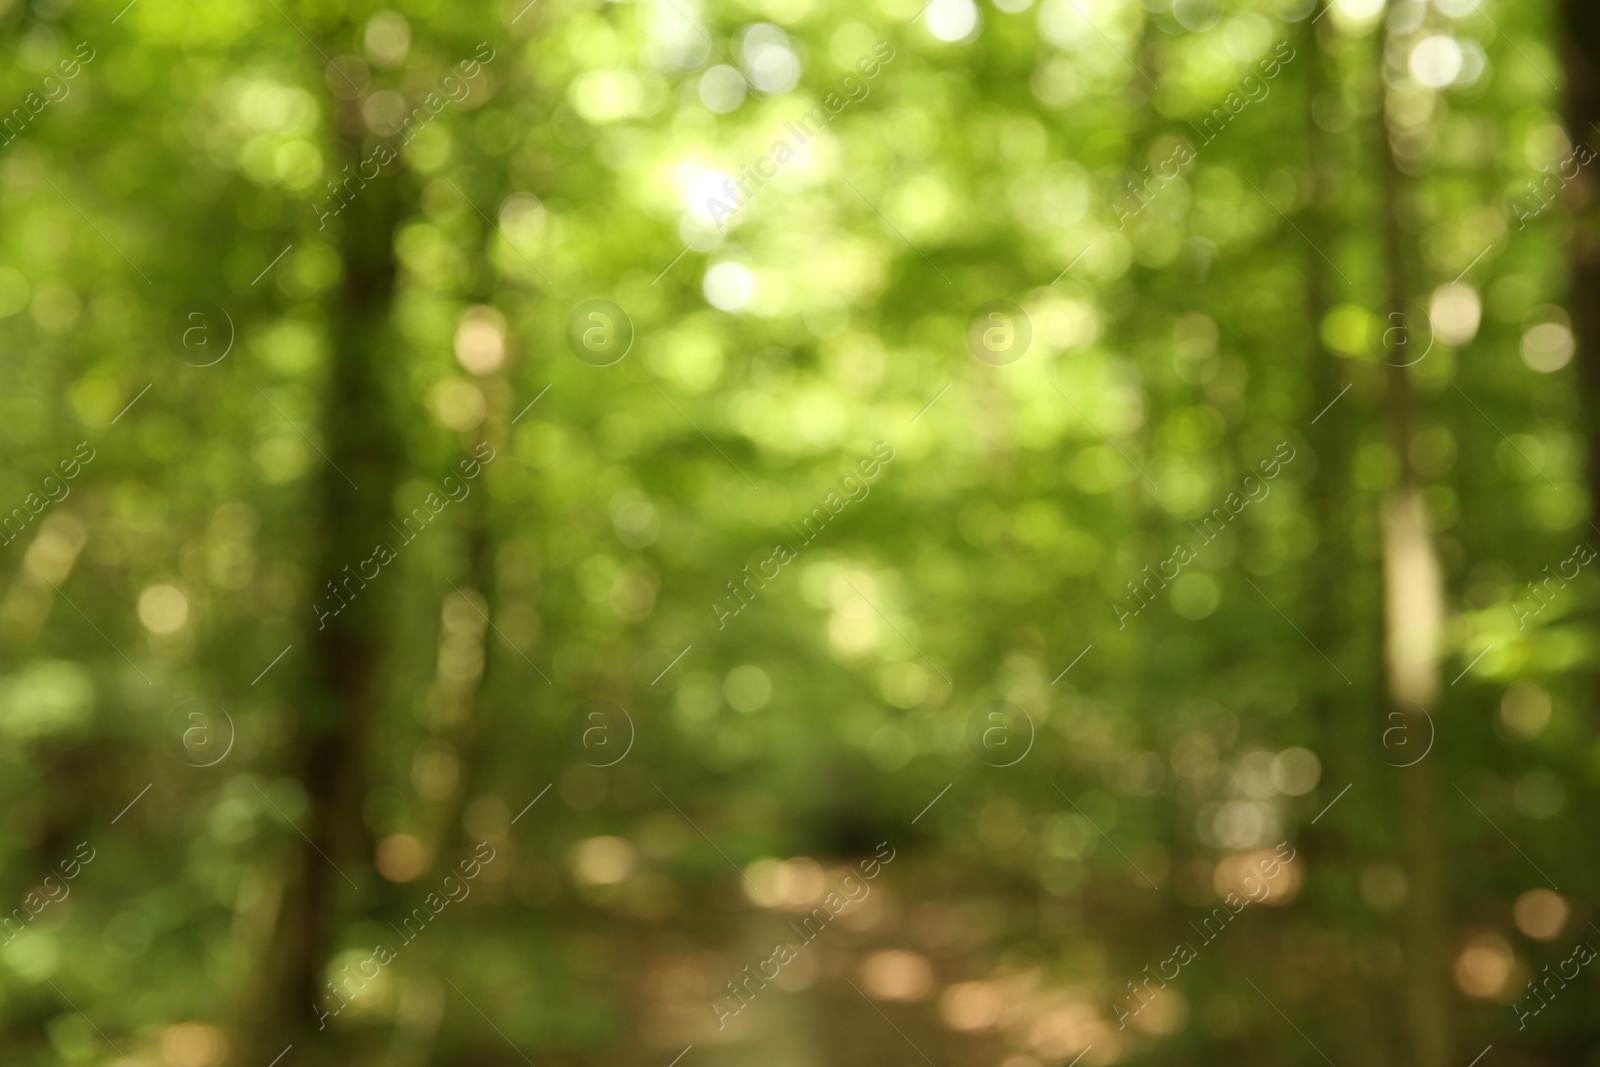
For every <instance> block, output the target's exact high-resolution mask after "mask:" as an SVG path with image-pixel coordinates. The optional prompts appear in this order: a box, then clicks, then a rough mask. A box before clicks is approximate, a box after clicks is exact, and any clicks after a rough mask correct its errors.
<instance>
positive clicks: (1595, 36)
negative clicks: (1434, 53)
mask: <svg viewBox="0 0 1600 1067" xmlns="http://www.w3.org/2000/svg"><path fill="white" fill-rule="evenodd" d="M1561 14H1562V17H1563V19H1564V20H1565V27H1566V31H1567V32H1566V34H1565V47H1564V48H1562V50H1561V60H1562V64H1563V66H1564V67H1565V69H1566V75H1567V77H1566V82H1567V94H1566V119H1567V130H1568V131H1569V133H1570V134H1571V136H1572V139H1573V141H1574V143H1575V144H1577V143H1582V144H1588V145H1591V146H1594V147H1600V144H1596V139H1597V138H1600V132H1597V130H1596V124H1597V123H1600V6H1597V5H1596V4H1594V3H1593V2H1592V0H1561ZM1596 167H1600V162H1595V163H1590V164H1589V165H1588V166H1586V167H1584V168H1582V169H1581V170H1580V171H1579V172H1578V176H1577V177H1576V178H1574V179H1573V180H1572V181H1571V182H1569V183H1568V185H1567V195H1568V198H1569V203H1570V204H1571V206H1572V210H1573V211H1574V213H1575V214H1576V216H1577V218H1576V222H1577V226H1576V229H1575V231H1574V233H1573V238H1572V246H1571V251H1570V253H1569V260H1570V264H1571V271H1572V282H1571V285H1572V295H1571V299H1570V300H1569V301H1568V306H1569V307H1571V309H1572V325H1573V331H1574V333H1575V334H1576V336H1577V342H1578V355H1577V365H1578V378H1579V381H1580V382H1581V384H1582V398H1583V412H1584V424H1585V425H1586V426H1588V428H1589V499H1590V501H1591V502H1593V501H1600V197H1597V196H1596V193H1597V191H1600V178H1597V176H1596V170H1595V168H1596Z"/></svg>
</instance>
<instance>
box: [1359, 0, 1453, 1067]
mask: <svg viewBox="0 0 1600 1067" xmlns="http://www.w3.org/2000/svg"><path fill="white" fill-rule="evenodd" d="M1395 3H1396V0H1390V3H1389V5H1388V8H1390V9H1392V8H1393V7H1394V5H1395ZM1385 14H1386V17H1385V19H1384V27H1385V29H1384V32H1383V33H1381V34H1380V35H1379V38H1378V57H1377V62H1378V65H1379V79H1378V84H1379V86H1380V90H1379V91H1380V92H1381V93H1383V94H1384V95H1383V100H1384V106H1383V107H1380V108H1378V109H1377V110H1376V112H1375V114H1376V116H1377V123H1378V128H1377V130H1376V131H1375V132H1376V135H1377V137H1378V139H1379V146H1378V147H1379V151H1378V163H1379V171H1380V193H1381V197H1382V206H1383V218H1382V220H1381V221H1382V225H1383V234H1384V257H1385V267H1386V273H1387V275H1388V287H1389V303H1388V307H1386V308H1385V309H1383V310H1384V312H1385V314H1386V315H1388V316H1390V317H1389V321H1388V322H1386V323H1385V325H1386V326H1388V325H1390V324H1393V325H1395V326H1397V327H1399V328H1400V329H1402V330H1404V331H1406V332H1407V337H1406V339H1407V340H1408V341H1411V342H1415V341H1416V340H1417V339H1418V338H1417V337H1416V336H1412V335H1415V333H1416V331H1417V330H1418V329H1419V328H1423V327H1424V324H1423V323H1421V322H1418V321H1413V318H1414V316H1413V315H1412V314H1411V313H1410V311H1409V307H1410V303H1411V301H1412V300H1413V294H1414V293H1415V286H1414V281H1413V275H1412V271H1411V267H1410V255H1409V245H1408V235H1407V231H1406V225H1405V219H1404V217H1403V215H1404V206H1405V201H1404V197H1405V193H1406V184H1407V180H1406V178H1405V176H1404V175H1403V174H1402V173H1401V170H1400V167H1399V164H1398V161H1397V159H1396V156H1395V151H1394V145H1393V143H1392V140H1391V136H1392V135H1391V132H1390V129H1389V123H1388V102H1389V94H1388V90H1386V89H1384V88H1381V87H1382V86H1384V85H1385V84H1386V82H1385V81H1384V79H1383V72H1382V68H1383V65H1384V63H1385V57H1386V56H1387V54H1388V51H1389V33H1388V28H1387V27H1388V24H1389V19H1388V17H1387V15H1388V11H1386V13H1385ZM1395 315H1398V316H1400V317H1399V318H1398V319H1396V318H1394V317H1393V316H1395ZM1385 336H1388V335H1385ZM1414 351H1415V346H1414V344H1408V346H1407V350H1406V351H1404V352H1393V351H1391V352H1388V353H1386V354H1385V360H1384V361H1385V363H1386V364H1387V381H1386V407H1387V418H1388V421H1389V426H1390V431H1391V433H1392V434H1393V447H1394V450H1395V459H1396V460H1397V462H1398V464H1399V471H1400V473H1399V477H1398V480H1397V482H1396V484H1395V486H1394V488H1393V489H1392V490H1391V491H1390V493H1389V496H1388V499H1387V500H1385V501H1384V504H1383V516H1382V529H1383V555H1384V560H1383V564H1384V565H1383V576H1384V666H1385V673H1386V675H1387V696H1388V720H1389V722H1391V723H1394V724H1396V725H1398V726H1400V727H1403V728H1404V729H1405V731H1406V737H1407V746H1406V747H1405V748H1403V749H1402V750H1401V754H1399V756H1398V759H1397V760H1396V762H1399V763H1403V764H1409V765H1404V766H1401V767H1400V768H1399V770H1398V771H1397V773H1398V774H1399V775H1400V783H1399V790H1398V800H1399V803H1400V812H1399V817H1400V818H1399V821H1400V827H1401V840H1402V843H1403V846H1404V850H1405V861H1406V867H1407V877H1408V879H1409V881H1410V890H1409V893H1408V894H1407V897H1406V907H1405V910H1404V912H1403V913H1402V915H1403V919H1404V931H1403V935H1402V944H1403V945H1404V951H1405V996H1404V998H1403V1003H1404V1010H1405V1017H1406V1024H1407V1029H1408V1030H1409V1032H1410V1037H1411V1057H1410V1059H1411V1062H1412V1063H1414V1064H1415V1065H1416V1067H1446V1065H1447V1064H1448V1063H1449V1061H1450V996H1451V993H1450V979H1449V959H1448V928H1447V912H1448V901H1447V898H1446V888H1445V855H1444V841H1443V819H1442V812H1441V808H1440V802H1439V784H1438V776H1437V774H1436V773H1435V762H1434V759H1433V758H1431V757H1424V758H1422V759H1421V760H1418V761H1417V762H1415V763H1410V761H1411V760H1412V758H1413V755H1414V749H1413V747H1412V746H1416V747H1419V748H1420V747H1421V745H1422V742H1423V739H1424V738H1426V737H1431V736H1432V725H1431V723H1432V719H1431V716H1432V715H1433V714H1434V712H1435V711H1437V707H1438V698H1439V662H1438V654H1439V651H1438V650H1439V636H1440V629H1441V626H1442V621H1443V615H1444V604H1443V592H1442V586H1441V578H1440V571H1439V563H1438V557H1437V555H1436V554H1435V552H1434V547H1433V543H1432V540H1431V538H1430V537H1429V535H1428V529H1427V519H1426V516H1425V514H1424V511H1423V506H1422V499H1421V496H1420V494H1419V486H1418V485H1417V476H1416V472H1415V470H1413V468H1412V464H1411V441H1412V433H1413V423H1414V419H1415V398H1414V396H1413V394H1412V389H1411V372H1410V371H1409V370H1408V369H1407V366H1406V365H1407V364H1409V363H1410V362H1411V361H1412V360H1413V359H1414V358H1415V356H1413V355H1412V354H1411V353H1413V352H1414ZM1419 712H1420V713H1421V714H1420V715H1419V714H1418V713H1419Z"/></svg>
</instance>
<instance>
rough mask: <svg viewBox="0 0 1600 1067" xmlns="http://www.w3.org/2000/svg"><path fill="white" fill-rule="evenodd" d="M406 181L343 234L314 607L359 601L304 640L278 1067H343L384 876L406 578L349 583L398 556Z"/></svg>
mask: <svg viewBox="0 0 1600 1067" xmlns="http://www.w3.org/2000/svg"><path fill="white" fill-rule="evenodd" d="M355 109H356V102H355V101H347V100H337V101H336V102H335V108H334V111H335V123H336V125H337V127H338V138H339V140H338V148H339V158H340V162H339V164H338V166H343V164H344V163H348V164H349V165H350V167H351V171H352V172H353V171H354V168H355V166H356V164H357V163H358V161H359V160H360V159H361V158H362V157H363V155H364V152H363V146H362V142H361V135H360V131H362V130H363V128H364V127H363V125H362V122H361V118H360V116H359V114H358V113H357V112H356V110H355ZM403 180H404V179H403V176H402V175H383V176H380V177H379V178H378V179H376V180H375V181H372V182H369V183H367V185H366V186H365V187H364V188H362V189H361V190H359V191H358V192H357V193H356V194H355V197H354V199H353V200H352V201H351V202H350V203H349V204H348V206H346V207H345V208H344V210H343V211H342V213H341V214H340V216H339V217H338V219H337V220H336V221H335V222H334V225H336V226H339V236H338V248H339V252H340V258H341V261H342V264H343V269H344V279H343V283H342V285H341V286H340V287H339V288H337V289H336V290H334V292H333V293H332V294H331V296H330V299H329V306H328V323H329V325H328V330H329V341H330V352H329V367H328V374H327V380H326V382H325V384H324V386H323V388H324V390H325V392H324V402H323V407H322V431H321V438H322V445H321V447H322V451H323V452H325V453H326V459H327V461H326V462H324V463H322V464H320V467H319V470H320V480H319V485H318V489H317V506H318V508H319V513H318V515H317V519H316V536H317V537H318V545H317V546H316V548H315V549H314V550H313V552H312V553H311V555H312V559H313V563H312V566H313V568H314V570H313V572H312V581H313V583H314V587H313V589H312V590H311V593H312V598H313V600H314V602H316V603H318V604H321V605H323V606H324V607H328V606H334V607H337V605H338V604H339V602H340V601H339V600H338V599H336V598H335V594H334V592H333V591H332V589H331V588H330V586H329V584H328V583H332V585H333V586H334V587H337V588H338V590H339V592H340V595H341V596H342V598H343V599H346V600H348V601H349V603H348V604H347V606H345V607H344V608H342V609H341V610H339V613H338V614H337V615H330V616H328V617H326V618H321V617H320V616H319V615H318V613H317V612H315V611H314V609H312V608H311V607H310V606H308V607H307V609H306V612H305V619H306V622H307V632H306V634H305V635H304V636H303V637H302V638H301V640H300V641H299V642H297V644H299V645H300V646H301V647H303V648H305V649H306V652H307V656H308V658H309V660H310V672H311V686H312V688H311V693H310V696H309V699H308V700H307V702H306V704H305V705H304V706H303V707H302V709H301V721H300V740H301V747H300V750H299V753H298V755H299V757H300V766H299V768H298V771H299V777H300V782H301V785H302V786H303V787H304V789H305V792H306V797H307V807H306V811H305V814H304V816H303V818H301V819H300V820H298V823H299V829H300V830H302V831H303V832H304V834H305V838H306V840H305V841H304V843H303V845H301V847H299V849H298V852H299V856H298V861H297V864H296V869H295V870H293V871H291V872H290V875H289V883H288V886H287V889H286V894H285V905H284V909H283V914H282V917H281V926H280V931H279V934H278V936H277V938H276V939H275V942H276V956H275V959H274V960H272V961H271V968H270V973H271V974H273V976H274V979H275V980H274V981H273V983H272V986H271V996H272V1001H273V1003H272V1008H271V1010H270V1011H269V1012H268V1018H269V1020H270V1023H269V1026H268V1030H269V1033H270V1035H271V1036H270V1039H267V1040H265V1041H264V1042H263V1043H262V1044H261V1045H260V1050H261V1051H265V1052H267V1053H268V1058H270V1056H271V1055H275V1054H276V1053H277V1052H278V1051H280V1050H281V1048H282V1047H283V1045H284V1044H287V1043H290V1042H292V1043H294V1045H295V1046H296V1049H297V1051H296V1053H295V1054H296V1056H300V1055H301V1053H300V1052H299V1051H298V1050H299V1049H301V1048H304V1049H305V1053H306V1055H307V1056H308V1057H312V1056H315V1055H316V1054H315V1053H313V1049H314V1048H320V1049H322V1050H324V1052H323V1053H322V1056H324V1057H332V1059H331V1060H329V1062H332V1061H333V1060H340V1059H342V1058H341V1057H339V1056H338V1054H337V1052H336V1049H337V1047H338V1045H337V1039H336V1036H335V1034H336V1031H335V1030H334V1029H333V1028H332V1026H331V1025H330V1026H329V1027H328V1028H327V1029H319V1025H318V1013H317V1007H318V1006H319V1005H320V1004H321V1003H322V1001H323V997H322V990H323V989H324V987H325V984H326V983H325V980H324V977H323V969H324V967H325V965H326V963H327V958H328V955H329V952H330V947H331V945H330V943H331V941H332V939H333V937H334V935H335V934H336V932H337V929H338V913H339V904H340V902H341V900H343V901H345V902H348V901H350V900H351V899H352V893H353V892H354V891H353V890H351V888H350V885H349V883H347V881H346V878H347V877H348V878H350V879H353V880H354V883H355V885H356V886H357V887H359V889H360V891H361V892H362V893H369V892H370V891H371V890H372V889H374V888H376V886H375V882H376V880H377V877H378V876H377V874H376V873H375V872H374V871H373V869H372V866H371V864H370V863H369V862H368V860H367V857H368V856H369V855H370V851H371V849H370V842H369V841H368V840H367V832H366V829H365V826H364V824H363V821H362V815H361V811H362V800H363V798H364V797H365V794H366V788H365V783H366V781H367V775H366V773H365V768H364V766H363V758H364V755H365V747H366V746H365V741H366V737H367V733H368V727H369V724H370V723H371V722H372V720H373V719H374V717H375V716H376V715H377V714H378V712H379V697H380V693H379V690H378V686H377V680H378V677H379V675H378V667H379V663H380V660H381V658H382V656H383V654H384V645H385V637H386V634H387V632H388V628H387V627H386V626H385V624H384V623H385V619H386V613H385V612H384V611H383V610H382V604H383V603H384V602H385V601H386V600H388V599H390V598H391V597H392V596H393V593H394V590H392V589H389V588H387V586H388V585H389V584H391V583H393V582H395V581H396V580H397V579H396V577H395V575H394V574H393V573H392V565H391V567H390V568H388V569H386V571H385V572H382V573H380V575H379V577H378V578H377V579H376V580H375V581H372V582H370V583H367V582H363V581H361V580H360V579H359V578H358V579H356V580H349V579H350V576H351V575H355V574H356V573H357V570H358V568H357V564H358V563H360V562H362V561H365V560H368V559H369V558H370V557H372V555H373V551H374V548H375V547H376V546H377V545H378V544H380V543H388V544H390V545H391V546H396V547H397V548H398V546H397V545H396V541H397V537H396V534H395V533H394V531H393V530H392V529H391V528H390V526H389V519H390V517H391V513H392V510H391V503H390V502H391V499H392V497H393V493H394V489H395V485H396V483H397V480H398V476H399V470H400V467H401V456H402V451H403V443H402V441H401V438H400V435H399V433H398V431H397V429H396V420H395V418H394V417H393V414H392V404H391V402H390V399H389V391H390V389H391V388H393V387H397V386H402V385H403V379H401V378H397V376H396V375H395V374H394V371H393V353H394V351H395V348H396V344H397V342H396V341H395V339H394V338H393V336H392V335H391V332H390V329H389V317H390V309H391V304H392V301H393V292H394V277H395V260H394V253H393V234H394V230H395V227H396V226H397V225H398V223H399V222H400V219H401V216H402V213H403V212H402V199H401V198H402V191H401V190H402V185H401V183H402V182H403ZM347 568H348V569H347ZM347 581H348V582H349V584H348V585H346V584H345V583H346V582H347ZM335 864H337V865H338V868H339V870H335V868H334V865H335ZM341 872H342V873H341ZM268 1045H270V1046H272V1047H271V1048H270V1049H269V1048H268V1047H267V1046H268ZM299 1062H301V1063H302V1064H305V1063H314V1062H318V1060H317V1059H315V1058H307V1059H301V1060H300V1061H299Z"/></svg>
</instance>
